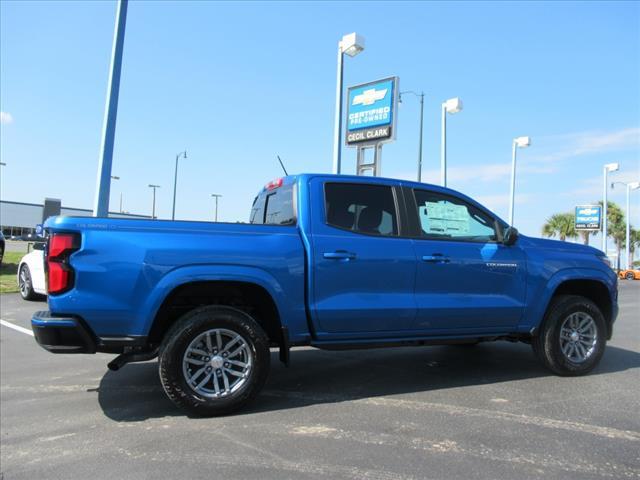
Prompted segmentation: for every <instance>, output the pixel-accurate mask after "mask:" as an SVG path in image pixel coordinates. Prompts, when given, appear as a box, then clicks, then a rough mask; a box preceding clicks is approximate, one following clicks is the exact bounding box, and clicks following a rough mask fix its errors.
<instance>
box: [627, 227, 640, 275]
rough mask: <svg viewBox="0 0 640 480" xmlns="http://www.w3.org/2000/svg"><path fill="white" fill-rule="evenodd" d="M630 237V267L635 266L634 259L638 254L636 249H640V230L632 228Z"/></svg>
mask: <svg viewBox="0 0 640 480" xmlns="http://www.w3.org/2000/svg"><path fill="white" fill-rule="evenodd" d="M629 236H630V238H629V256H630V257H631V258H629V262H630V263H629V265H631V266H633V264H634V261H633V257H634V254H635V253H636V248H640V230H636V229H635V228H633V227H630V231H629ZM625 246H626V245H625Z"/></svg>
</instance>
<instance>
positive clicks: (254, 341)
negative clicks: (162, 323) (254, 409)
mask: <svg viewBox="0 0 640 480" xmlns="http://www.w3.org/2000/svg"><path fill="white" fill-rule="evenodd" d="M215 329H221V331H230V332H232V333H234V334H236V335H240V337H241V338H242V340H243V341H244V342H245V343H246V345H247V347H248V348H247V349H246V350H245V352H246V355H252V358H251V367H250V370H249V371H248V372H247V373H246V380H245V381H244V382H243V384H242V386H241V388H239V389H238V390H237V391H232V389H231V393H227V394H225V395H224V396H220V397H218V398H212V397H209V396H206V394H202V393H199V392H198V391H196V389H195V388H197V387H192V386H191V385H190V384H189V383H188V382H187V378H186V377H185V375H186V374H185V371H184V369H183V361H184V359H185V358H186V352H187V348H188V347H189V346H190V345H192V342H194V341H196V340H197V339H198V338H199V336H200V335H201V334H204V333H205V332H208V331H211V330H215ZM236 345H237V344H236ZM205 348H206V346H205ZM234 348H235V347H234ZM212 351H213V350H212ZM209 354H210V355H211V356H210V357H202V360H204V358H207V359H210V360H211V362H213V361H214V354H212V353H209ZM215 356H216V357H217V358H221V357H220V356H219V355H217V354H216V355H215ZM189 358H190V357H189ZM228 358H231V357H228ZM198 361H200V360H198ZM245 361H246V360H245ZM270 361H271V356H270V353H269V339H268V338H267V335H266V334H265V332H264V330H263V329H262V328H261V327H260V325H259V324H258V323H257V322H256V321H255V320H254V319H253V318H252V317H251V316H249V315H248V314H246V313H245V312H242V311H240V310H237V309H235V308H231V307H226V306H206V307H201V308H197V309H195V310H192V311H190V312H188V313H186V314H185V315H183V316H182V317H181V318H180V319H179V320H178V321H177V322H176V323H175V324H174V325H173V326H172V327H171V328H170V329H169V331H168V332H167V334H166V335H165V338H164V341H163V343H162V345H161V347H160V354H159V359H158V368H159V373H160V381H161V382H162V386H163V388H164V391H165V392H166V394H167V396H168V397H169V398H170V399H171V401H172V402H173V403H175V404H176V405H177V406H178V407H180V408H183V409H185V410H187V411H188V412H190V413H192V414H195V415H198V416H206V417H211V416H219V415H227V414H229V413H232V412H234V411H236V410H238V409H240V408H242V407H244V406H245V405H246V404H248V403H249V402H250V401H251V400H253V399H254V398H255V397H256V396H257V395H258V393H259V392H260V390H261V389H262V387H263V386H264V384H265V382H266V380H267V376H268V374H269V365H270ZM247 363H249V362H247ZM204 365H205V366H206V365H209V364H208V363H206V362H204ZM225 366H226V365H225ZM185 368H187V367H185ZM194 368H198V367H194ZM202 368H204V366H203V367H202ZM207 368H208V369H209V370H208V371H207V372H204V373H205V375H211V380H210V381H211V382H213V381H214V378H213V377H215V376H216V372H218V370H215V369H218V368H219V369H220V370H224V369H222V368H220V365H218V366H217V367H216V366H213V367H207ZM212 369H213V370H215V371H213V372H212V373H208V372H209V371H211V370H212ZM225 371H227V370H225ZM194 378H195V375H194V376H193V377H192V380H193V379H194ZM198 378H199V379H200V378H203V377H198ZM218 378H220V382H222V379H221V377H220V376H218ZM229 378H234V377H231V376H229ZM217 381H218V380H216V382H217ZM225 381H226V380H225ZM215 388H216V391H217V388H218V384H217V383H216V387H215Z"/></svg>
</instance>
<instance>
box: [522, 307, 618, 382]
mask: <svg viewBox="0 0 640 480" xmlns="http://www.w3.org/2000/svg"><path fill="white" fill-rule="evenodd" d="M531 345H532V347H533V350H534V352H535V353H536V354H537V355H538V357H539V358H540V360H542V362H543V363H544V364H545V365H546V366H547V367H548V368H549V369H550V370H552V371H553V372H554V373H556V374H558V375H564V376H571V375H583V374H585V373H588V372H590V371H591V370H592V369H593V368H594V367H595V366H596V365H597V364H598V362H599V361H600V358H601V357H602V354H603V353H604V349H605V345H606V324H605V319H604V316H603V315H602V312H601V311H600V309H599V308H598V306H597V305H596V304H595V303H593V302H592V301H591V300H589V299H587V298H585V297H580V296H577V295H561V296H558V297H557V298H555V299H554V300H553V301H552V303H551V305H550V306H549V309H548V311H547V315H546V316H545V319H544V322H543V324H542V327H541V330H540V332H539V334H538V335H537V336H536V337H534V338H533V339H532V341H531Z"/></svg>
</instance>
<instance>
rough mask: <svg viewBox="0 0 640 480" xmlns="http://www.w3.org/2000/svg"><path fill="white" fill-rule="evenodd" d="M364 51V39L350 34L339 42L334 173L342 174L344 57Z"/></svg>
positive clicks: (334, 128) (334, 130) (353, 55)
mask: <svg viewBox="0 0 640 480" xmlns="http://www.w3.org/2000/svg"><path fill="white" fill-rule="evenodd" d="M363 50H364V37H362V36H360V35H358V34H357V33H355V32H354V33H349V34H348V35H345V36H343V37H342V40H340V41H339V42H338V71H337V79H336V112H335V114H336V116H335V121H334V126H333V173H340V170H341V161H342V159H341V155H342V142H341V135H342V97H343V80H344V74H343V65H342V64H343V61H344V55H345V54H346V55H349V56H350V57H355V56H356V55H357V54H359V53H360V52H362V51H363Z"/></svg>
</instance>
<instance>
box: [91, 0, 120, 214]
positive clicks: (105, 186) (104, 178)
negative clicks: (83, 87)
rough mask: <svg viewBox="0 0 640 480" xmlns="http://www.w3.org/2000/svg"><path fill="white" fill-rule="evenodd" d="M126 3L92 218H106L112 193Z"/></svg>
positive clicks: (115, 46)
mask: <svg viewBox="0 0 640 480" xmlns="http://www.w3.org/2000/svg"><path fill="white" fill-rule="evenodd" d="M127 6H128V0H119V1H118V4H117V7H116V25H115V31H114V34H113V47H112V49H111V69H110V71H109V83H108V87H107V103H106V107H105V112H104V122H103V127H102V148H101V152H100V160H99V161H98V178H97V180H96V196H95V200H94V204H93V216H94V217H107V216H108V215H109V193H110V190H111V179H110V178H109V177H110V176H111V165H112V163H113V145H114V141H115V135H116V118H117V116H118V95H119V92H120V72H121V70H122V52H123V50H124V32H125V27H126V24H127Z"/></svg>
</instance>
